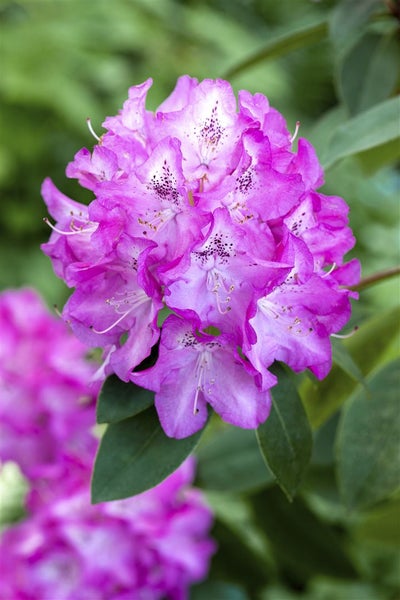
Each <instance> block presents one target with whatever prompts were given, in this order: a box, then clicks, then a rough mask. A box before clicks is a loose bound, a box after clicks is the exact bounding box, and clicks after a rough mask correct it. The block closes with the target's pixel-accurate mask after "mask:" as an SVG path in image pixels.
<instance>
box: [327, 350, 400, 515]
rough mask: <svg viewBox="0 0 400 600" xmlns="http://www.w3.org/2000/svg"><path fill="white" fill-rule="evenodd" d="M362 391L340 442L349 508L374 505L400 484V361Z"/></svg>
mask: <svg viewBox="0 0 400 600" xmlns="http://www.w3.org/2000/svg"><path fill="white" fill-rule="evenodd" d="M368 388H369V393H367V392H366V391H365V390H364V389H358V390H357V391H356V392H355V394H354V395H353V396H352V397H351V399H350V401H349V403H348V405H347V406H346V408H345V410H344V413H343V415H342V418H341V422H340V424H339V429H338V437H337V470H338V479H339V489H340V492H341V495H342V498H343V501H344V503H345V504H346V506H347V507H348V508H349V509H354V508H360V507H366V506H370V505H372V504H374V503H376V502H378V501H379V500H382V499H383V498H386V497H387V496H388V495H389V494H392V493H393V492H394V491H395V490H396V489H397V488H398V487H399V484H400V462H399V440H400V410H399V402H398V393H399V389H400V359H399V360H395V361H392V362H391V363H389V364H388V365H386V366H385V367H384V368H383V369H381V370H380V371H378V372H377V373H376V374H374V375H373V376H372V377H371V378H370V379H369V380H368Z"/></svg>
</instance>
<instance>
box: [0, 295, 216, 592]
mask: <svg viewBox="0 0 400 600" xmlns="http://www.w3.org/2000/svg"><path fill="white" fill-rule="evenodd" d="M0 327H1V332H2V335H1V336H0V359H1V360H0V463H6V462H7V461H13V462H15V463H17V464H18V466H19V467H20V469H21V471H22V473H23V474H24V475H25V477H26V478H27V480H28V484H29V491H28V494H27V497H26V499H25V506H24V509H25V514H24V518H23V520H22V521H20V522H18V523H11V524H9V525H8V526H6V527H5V526H4V523H2V530H1V533H0V557H1V558H0V600H23V599H24V600H26V599H40V600H55V599H57V600H89V599H91V598H96V600H103V599H104V600H109V599H111V598H112V599H117V598H118V599H120V600H128V599H132V598H137V599H138V600H140V599H143V600H162V599H164V598H170V599H171V600H185V599H186V598H188V595H189V588H190V586H191V585H193V584H194V583H197V582H199V581H201V580H203V579H204V578H205V577H206V575H207V573H208V569H209V563H210V559H211V556H212V554H213V553H214V552H215V543H214V541H213V540H212V539H211V538H210V535H209V531H210V528H211V525H212V520H213V515H212V512H211V510H210V508H209V507H208V505H207V503H206V502H205V499H204V496H203V495H202V493H201V492H200V490H198V489H196V488H194V487H193V479H194V475H195V461H194V459H192V458H189V459H187V460H186V461H185V462H184V463H183V464H182V465H181V466H180V467H179V469H177V470H176V471H175V472H174V473H172V474H171V475H170V476H169V477H167V478H166V479H165V480H164V481H163V482H161V483H160V484H159V485H158V486H156V487H154V488H152V489H151V490H148V491H146V492H144V493H143V494H140V495H138V496H135V497H134V498H128V499H125V500H118V501H116V502H109V503H104V504H97V505H95V506H93V505H92V504H91V500H90V479H91V472H92V464H93V462H94V457H95V452H96V449H97V447H98V439H97V438H96V437H95V436H94V434H93V433H92V430H93V427H94V425H95V398H96V395H97V391H98V387H99V386H98V384H97V383H94V384H90V383H89V382H90V381H91V380H93V378H95V379H96V373H95V370H96V368H97V366H98V365H95V364H94V363H91V362H89V361H88V360H87V359H86V357H85V353H86V347H85V346H84V345H83V344H82V343H81V342H80V341H79V340H78V339H77V338H76V337H75V336H74V335H72V334H71V332H70V331H69V330H68V328H67V327H66V325H65V323H63V322H62V320H61V319H60V318H59V317H56V316H53V315H51V314H50V312H49V311H48V309H47V308H46V306H45V304H44V303H43V302H42V300H41V299H40V297H39V296H38V294H37V293H36V292H34V291H33V290H30V289H22V290H9V291H5V292H3V293H1V294H0ZM0 467H1V464H0Z"/></svg>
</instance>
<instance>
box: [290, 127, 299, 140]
mask: <svg viewBox="0 0 400 600" xmlns="http://www.w3.org/2000/svg"><path fill="white" fill-rule="evenodd" d="M299 129H300V121H296V129H295V130H294V134H293V135H292V137H291V138H290V143H291V144H293V142H294V140H295V139H296V138H297V134H298V133H299Z"/></svg>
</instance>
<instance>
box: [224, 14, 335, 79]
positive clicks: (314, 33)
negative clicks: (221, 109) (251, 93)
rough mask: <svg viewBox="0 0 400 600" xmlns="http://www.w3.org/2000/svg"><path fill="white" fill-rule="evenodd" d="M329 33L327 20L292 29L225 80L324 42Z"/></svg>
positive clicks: (233, 68) (242, 63) (230, 71)
mask: <svg viewBox="0 0 400 600" xmlns="http://www.w3.org/2000/svg"><path fill="white" fill-rule="evenodd" d="M327 32H328V24H327V21H326V20H325V19H324V20H321V21H317V22H316V23H312V24H311V25H306V26H303V27H297V28H296V29H292V30H291V31H288V32H287V33H284V34H282V35H280V36H278V37H276V38H275V39H272V40H271V41H270V42H268V44H267V45H266V46H264V47H263V48H261V50H259V51H258V52H256V53H255V54H253V55H252V56H249V57H248V58H247V59H245V60H244V61H243V62H241V63H239V64H237V65H236V66H234V67H232V68H231V69H229V70H228V71H227V73H225V75H224V78H225V79H232V77H235V76H236V75H238V74H239V73H242V71H245V70H246V69H249V68H251V67H254V66H255V65H257V64H258V63H260V62H262V61H265V60H270V59H272V58H277V57H279V56H282V55H284V54H287V53H288V52H293V51H294V50H298V49H299V48H303V47H305V46H309V45H310V44H315V43H317V42H319V41H321V40H323V39H324V38H325V37H326V35H327Z"/></svg>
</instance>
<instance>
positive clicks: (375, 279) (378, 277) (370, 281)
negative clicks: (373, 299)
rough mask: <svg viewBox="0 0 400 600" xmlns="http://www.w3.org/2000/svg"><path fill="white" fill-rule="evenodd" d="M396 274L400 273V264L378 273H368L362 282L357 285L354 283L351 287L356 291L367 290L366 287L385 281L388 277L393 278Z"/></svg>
mask: <svg viewBox="0 0 400 600" xmlns="http://www.w3.org/2000/svg"><path fill="white" fill-rule="evenodd" d="M396 275H400V265H396V266H395V267H391V268H390V269H385V270H384V271H378V273H373V274H372V275H368V276H367V277H364V278H363V279H361V281H360V283H358V284H357V285H353V286H352V287H351V288H350V289H351V290H354V291H356V292H360V291H361V290H365V289H366V288H368V287H370V286H372V285H375V284H376V283H380V282H381V281H385V280H386V279H391V278H392V277H395V276H396Z"/></svg>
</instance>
